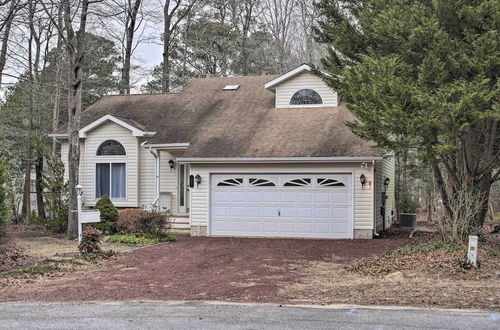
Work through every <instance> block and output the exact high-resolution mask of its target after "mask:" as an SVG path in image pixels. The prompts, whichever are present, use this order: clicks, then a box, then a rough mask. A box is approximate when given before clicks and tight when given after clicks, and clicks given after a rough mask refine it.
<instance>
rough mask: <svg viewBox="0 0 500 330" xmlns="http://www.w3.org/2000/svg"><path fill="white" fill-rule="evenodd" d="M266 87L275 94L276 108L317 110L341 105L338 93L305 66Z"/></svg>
mask: <svg viewBox="0 0 500 330" xmlns="http://www.w3.org/2000/svg"><path fill="white" fill-rule="evenodd" d="M264 87H265V88H266V89H268V90H270V91H272V92H274V93H275V95H276V97H275V102H276V105H275V106H276V108H316V107H336V106H338V105H339V98H338V95H337V92H335V91H334V90H333V89H331V88H330V87H328V85H327V84H326V83H325V82H324V81H323V79H321V77H319V76H318V75H316V74H315V73H314V72H313V71H312V70H311V67H310V66H309V65H307V64H303V65H301V66H299V67H298V68H296V69H293V70H292V71H289V72H287V73H285V74H283V75H281V76H279V77H277V78H275V79H273V80H271V81H270V82H268V83H266V84H265V85H264Z"/></svg>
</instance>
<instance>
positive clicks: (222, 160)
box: [177, 156, 383, 164]
mask: <svg viewBox="0 0 500 330" xmlns="http://www.w3.org/2000/svg"><path fill="white" fill-rule="evenodd" d="M382 159H383V157H373V156H368V157H261V158H259V157H255V158H177V161H178V162H182V163H214V164H216V163H329V162H363V161H364V162H367V161H372V162H373V163H375V161H376V160H382Z"/></svg>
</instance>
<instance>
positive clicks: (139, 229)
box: [118, 209, 170, 237]
mask: <svg viewBox="0 0 500 330" xmlns="http://www.w3.org/2000/svg"><path fill="white" fill-rule="evenodd" d="M169 220H170V216H169V214H167V213H161V212H158V211H143V210H132V209H128V210H123V211H121V212H120V216H119V218H118V229H119V230H120V231H121V232H122V233H127V234H142V235H150V236H154V237H162V236H165V235H167V234H168V233H169V230H170V221H169Z"/></svg>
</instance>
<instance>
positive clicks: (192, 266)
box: [1, 237, 408, 302]
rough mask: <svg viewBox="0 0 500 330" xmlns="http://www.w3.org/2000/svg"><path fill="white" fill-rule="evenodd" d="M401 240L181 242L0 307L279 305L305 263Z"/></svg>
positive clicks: (11, 296) (56, 281)
mask: <svg viewBox="0 0 500 330" xmlns="http://www.w3.org/2000/svg"><path fill="white" fill-rule="evenodd" d="M407 243H408V240H406V239H401V238H399V239H373V240H301V239H252V238H210V237H200V238H192V237H179V238H178V240H177V241H176V242H174V243H166V244H161V245H157V246H152V247H148V248H143V249H138V250H135V251H133V252H129V253H127V254H125V255H123V256H121V257H120V258H118V259H117V260H113V261H109V262H106V263H104V264H103V265H102V266H100V267H99V268H97V269H96V268H93V269H86V270H82V271H78V272H76V273H74V274H66V275H63V277H61V278H51V279H47V280H44V281H43V283H37V285H33V286H28V287H26V288H22V289H20V290H15V291H14V290H12V291H10V290H9V291H10V292H6V294H7V295H6V296H4V297H3V299H1V300H42V301H84V300H134V299H152V300H226V301H254V302H279V297H278V294H277V293H278V290H279V289H280V288H283V287H284V286H286V285H288V284H291V283H296V282H297V281H300V279H301V276H303V275H302V272H301V269H302V266H303V265H306V264H307V263H308V262H310V261H332V262H337V263H347V262H349V261H352V260H353V259H356V258H361V257H365V256H369V255H377V254H382V253H384V252H385V251H387V250H390V249H394V248H396V247H399V246H403V245H405V244H407Z"/></svg>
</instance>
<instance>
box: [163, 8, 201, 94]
mask: <svg viewBox="0 0 500 330" xmlns="http://www.w3.org/2000/svg"><path fill="white" fill-rule="evenodd" d="M197 1H198V0H176V1H172V0H165V4H164V6H163V20H164V21H163V70H162V71H163V72H162V92H163V93H167V92H169V91H170V73H171V63H170V59H171V51H172V46H173V43H174V39H175V34H176V32H177V29H178V26H179V23H181V22H182V21H183V20H184V18H186V16H187V15H188V14H189V12H190V11H191V9H192V8H193V6H194V4H195V3H196V2H197Z"/></svg>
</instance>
